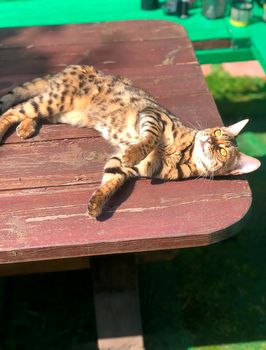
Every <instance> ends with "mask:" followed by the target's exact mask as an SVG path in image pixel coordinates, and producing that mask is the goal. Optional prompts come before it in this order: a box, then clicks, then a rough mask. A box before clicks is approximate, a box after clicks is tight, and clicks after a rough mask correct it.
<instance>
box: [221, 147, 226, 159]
mask: <svg viewBox="0 0 266 350" xmlns="http://www.w3.org/2000/svg"><path fill="white" fill-rule="evenodd" d="M219 152H220V154H221V156H222V157H226V156H227V151H226V149H225V148H220V149H219Z"/></svg>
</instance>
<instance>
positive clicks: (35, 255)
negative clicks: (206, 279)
mask: <svg viewBox="0 0 266 350" xmlns="http://www.w3.org/2000/svg"><path fill="white" fill-rule="evenodd" d="M0 38H1V47H0V87H1V94H4V93H5V92H7V91H8V90H10V89H11V88H12V87H14V86H15V85H17V84H19V83H21V82H24V81H27V80H29V79H32V78H34V77H37V76H40V75H44V74H47V73H52V72H57V71H59V70H61V69H62V68H63V67H64V66H65V65H67V64H93V65H95V66H96V67H97V68H98V69H101V70H103V71H105V72H108V73H111V74H120V75H123V76H126V77H128V78H130V79H132V80H133V81H135V83H136V84H137V85H138V86H140V87H142V88H144V89H146V90H148V91H149V92H151V93H152V94H153V95H154V96H155V97H156V98H157V99H158V100H159V101H160V102H161V103H162V104H163V105H165V106H166V107H167V108H169V109H170V110H171V111H172V112H173V113H175V114H176V115H178V116H179V117H180V118H181V119H182V120H183V121H184V123H186V124H187V125H190V126H191V125H194V126H196V127H197V126H199V125H201V126H202V127H207V126H210V127H211V126H215V125H221V124H222V121H221V119H220V116H219V114H218V112H217V109H216V106H215V103H214V101H213V98H212V96H211V94H210V92H209V91H208V88H207V86H206V83H205V81H204V77H203V75H202V72H201V69H200V66H199V64H198V62H197V60H196V58H195V55H194V52H193V49H192V45H191V42H190V40H189V39H188V38H187V35H186V33H185V30H184V29H183V28H182V27H181V26H179V25H177V24H174V23H170V22H164V21H132V22H112V23H103V24H90V25H67V26H57V27H29V28H21V29H18V28H17V29H15V28H13V29H2V30H0ZM111 151H112V149H111V147H110V146H109V145H108V144H107V143H106V142H105V141H104V140H103V139H102V138H101V137H99V134H97V132H95V131H93V130H90V129H77V128H72V127H70V126H66V125H43V126H42V127H41V128H40V131H39V132H38V134H37V135H36V136H35V137H33V138H31V139H29V140H26V141H21V140H20V139H19V138H18V137H17V136H16V135H15V134H14V133H10V134H9V135H8V136H7V137H6V138H5V140H4V144H3V145H1V147H0V158H1V164H2V169H1V172H0V217H1V218H0V220H1V225H0V264H1V265H0V273H1V274H8V273H19V272H23V273H24V272H25V271H27V270H28V271H31V272H36V271H38V270H42V271H43V270H49V269H50V267H49V266H50V265H51V264H50V262H53V263H54V266H55V268H56V267H57V268H58V269H61V268H62V266H63V265H65V264H66V266H67V268H74V267H75V266H76V267H81V266H83V264H84V261H85V262H86V263H87V261H88V260H87V259H88V257H89V256H91V257H93V258H91V266H92V269H93V276H94V278H93V279H94V289H95V306H96V321H97V328H98V337H99V342H98V346H99V349H107V348H108V349H111V348H112V349H127V347H126V346H128V348H130V346H132V349H142V348H144V345H143V338H142V332H141V322H140V311H139V305H138V295H137V283H136V264H135V255H134V254H121V253H136V252H147V251H158V250H164V249H176V248H182V247H193V246H200V245H208V244H211V243H215V242H218V241H220V240H222V239H225V238H227V237H229V236H230V235H231V234H232V233H234V232H235V231H236V230H237V229H238V227H239V223H240V221H241V220H242V218H243V217H244V215H245V214H246V212H247V211H248V209H249V207H250V204H251V192H250V189H249V186H248V183H247V181H246V180H245V179H242V178H233V179H232V178H223V179H217V180H214V181H211V180H207V179H197V180H188V181H182V182H166V183H157V182H155V181H150V180H139V181H136V182H130V183H127V184H126V185H125V186H124V188H123V189H122V190H121V191H120V192H119V193H118V194H117V195H116V196H115V197H114V198H113V199H112V200H111V201H110V203H109V204H108V206H107V207H106V209H105V211H104V215H103V217H102V219H101V220H97V221H96V220H93V219H91V218H89V217H88V216H87V215H86V208H87V202H88V198H89V196H90V194H91V193H92V191H94V190H95V188H96V187H97V184H98V183H99V181H100V179H101V173H102V167H103V162H104V160H105V159H106V158H107V157H108V155H109V154H110V152H111ZM96 256H99V257H96ZM75 262H76V263H75ZM75 264H76V265H75ZM130 349H131V348H130Z"/></svg>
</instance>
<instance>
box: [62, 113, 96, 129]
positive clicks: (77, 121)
mask: <svg viewBox="0 0 266 350" xmlns="http://www.w3.org/2000/svg"><path fill="white" fill-rule="evenodd" d="M56 122H57V123H65V124H70V125H73V126H78V127H91V126H92V124H91V121H90V119H89V118H88V117H86V116H85V113H84V112H83V111H77V110H74V111H70V112H67V113H64V114H60V115H59V116H57V118H56Z"/></svg>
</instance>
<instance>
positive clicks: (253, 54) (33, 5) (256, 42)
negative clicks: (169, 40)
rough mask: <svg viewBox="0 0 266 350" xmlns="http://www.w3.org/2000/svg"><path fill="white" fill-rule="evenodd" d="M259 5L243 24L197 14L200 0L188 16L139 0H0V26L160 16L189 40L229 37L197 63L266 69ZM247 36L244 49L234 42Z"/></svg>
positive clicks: (200, 54) (265, 34)
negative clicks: (250, 62) (252, 63)
mask: <svg viewBox="0 0 266 350" xmlns="http://www.w3.org/2000/svg"><path fill="white" fill-rule="evenodd" d="M262 13H263V11H262V9H261V8H259V7H258V6H257V5H256V6H255V7H254V12H253V14H254V17H253V21H252V23H251V24H250V25H249V26H247V27H244V28H236V27H233V26H231V25H230V23H229V17H228V16H227V17H225V18H222V19H215V20H209V19H207V18H205V17H203V16H202V15H201V2H200V1H196V3H195V4H194V6H193V8H192V9H190V17H189V18H187V19H180V18H178V17H177V16H167V15H165V14H164V12H163V10H162V9H157V10H153V11H144V10H141V9H140V0H130V1H129V0H101V1H100V0H79V1H76V0H64V1H63V0H57V1H54V0H0V27H2V28H4V27H20V26H36V25H54V24H69V23H72V24H73V23H89V22H103V21H119V20H134V19H138V20H140V19H161V20H168V21H173V22H177V23H180V24H182V25H183V26H184V27H185V28H186V30H187V32H188V35H189V37H190V39H191V40H192V41H198V40H208V39H230V40H232V42H233V47H232V48H231V49H226V50H207V51H206V52H205V50H204V51H201V52H197V56H198V59H199V61H200V63H219V62H225V61H233V60H238V61H243V60H247V59H257V60H258V61H260V62H261V65H262V67H263V68H264V70H265V71H266V40H265V37H266V25H265V23H264V22H262ZM243 39H245V40H246V39H248V40H247V41H246V45H245V46H244V47H243V48H246V52H243V51H239V50H238V45H239V44H238V43H239V42H241V41H242V42H243Z"/></svg>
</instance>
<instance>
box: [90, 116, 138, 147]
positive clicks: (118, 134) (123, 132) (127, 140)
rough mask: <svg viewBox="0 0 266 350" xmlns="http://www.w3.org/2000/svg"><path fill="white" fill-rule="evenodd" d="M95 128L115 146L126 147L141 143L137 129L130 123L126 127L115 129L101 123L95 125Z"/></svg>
mask: <svg viewBox="0 0 266 350" xmlns="http://www.w3.org/2000/svg"><path fill="white" fill-rule="evenodd" d="M93 128H94V129H95V130H97V131H99V133H100V134H101V135H102V137H103V138H105V139H106V140H108V141H109V142H110V143H111V144H113V145H115V146H121V147H123V146H126V145H128V144H131V143H136V142H138V141H139V134H138V132H137V131H136V129H135V128H134V127H133V126H132V125H130V123H128V124H127V125H124V126H121V125H120V126H119V127H114V126H113V125H109V126H108V125H106V124H102V123H100V122H98V123H95V124H94V126H93Z"/></svg>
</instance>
